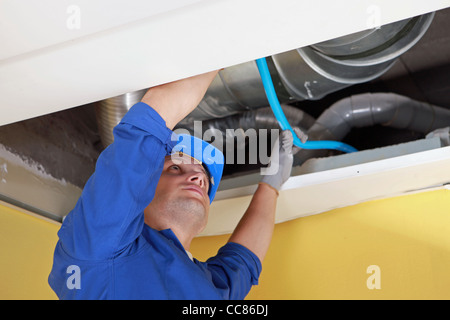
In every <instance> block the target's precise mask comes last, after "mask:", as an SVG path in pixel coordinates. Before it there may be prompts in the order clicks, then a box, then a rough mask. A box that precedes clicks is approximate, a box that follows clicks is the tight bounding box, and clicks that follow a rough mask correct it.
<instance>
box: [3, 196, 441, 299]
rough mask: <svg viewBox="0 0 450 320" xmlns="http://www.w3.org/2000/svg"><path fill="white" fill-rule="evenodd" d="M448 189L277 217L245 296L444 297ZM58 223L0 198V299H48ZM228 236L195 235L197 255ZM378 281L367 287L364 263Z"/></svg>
mask: <svg viewBox="0 0 450 320" xmlns="http://www.w3.org/2000/svg"><path fill="white" fill-rule="evenodd" d="M449 208H450V191H448V190H438V191H430V192H424V193H420V194H415V195H408V196H402V197H397V198H391V199H385V200H377V201H371V202H366V203H362V204H359V205H355V206H351V207H347V208H342V209H336V210H332V211H330V212H327V213H323V214H319V215H314V216H310V217H305V218H300V219H297V220H294V221H290V222H285V223H281V224H278V225H277V226H276V227H275V232H274V238H273V241H272V244H271V247H270V249H269V252H268V254H267V257H266V260H265V261H264V263H263V272H262V274H261V278H260V285H259V286H256V287H254V288H253V289H252V291H251V292H250V294H249V296H248V299H450V276H449V272H448V271H449V270H450V210H449ZM58 228H59V226H58V225H57V224H54V223H52V222H48V221H45V220H42V219H40V218H36V217H33V216H30V215H27V214H24V213H21V212H19V211H16V210H14V209H11V208H8V207H5V206H0V255H1V257H0V286H1V288H0V299H55V298H56V296H55V295H54V293H53V292H52V291H51V290H50V288H49V287H48V285H47V276H48V273H49V271H50V268H51V263H52V254H53V248H54V245H55V243H56V241H57V237H56V232H57V230H58ZM227 238H228V236H227V235H223V236H214V237H201V238H197V239H195V240H194V242H193V244H192V247H191V251H192V253H193V254H194V256H195V257H196V258H198V259H199V260H204V259H206V258H208V257H209V256H210V255H213V254H215V253H216V252H217V249H218V247H219V246H220V245H222V244H223V243H224V242H225V241H226V240H227ZM370 265H377V266H379V268H380V278H379V279H380V284H381V289H372V290H370V289H368V288H367V279H368V278H369V277H370V276H371V274H368V273H367V267H368V266H370Z"/></svg>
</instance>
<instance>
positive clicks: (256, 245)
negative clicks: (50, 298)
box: [48, 71, 292, 299]
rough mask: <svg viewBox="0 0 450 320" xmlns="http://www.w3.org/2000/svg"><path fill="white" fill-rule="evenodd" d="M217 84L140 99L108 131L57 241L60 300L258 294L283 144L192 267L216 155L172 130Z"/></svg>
mask: <svg viewBox="0 0 450 320" xmlns="http://www.w3.org/2000/svg"><path fill="white" fill-rule="evenodd" d="M216 74H217V71H214V72H209V73H206V74H202V75H198V76H195V77H191V78H187V79H183V80H179V81H175V82H172V83H168V84H164V85H161V86H157V87H154V88H151V89H149V90H148V91H147V93H146V94H145V96H144V97H143V99H142V101H141V102H140V103H137V104H136V105H134V106H133V107H132V108H131V109H130V110H129V112H128V113H127V114H126V115H125V116H124V118H123V119H122V121H121V122H120V124H118V125H117V126H116V127H115V129H114V143H112V144H111V145H110V146H109V147H108V148H106V149H105V150H104V151H103V152H102V154H101V155H100V157H99V159H98V161H97V165H96V169H95V172H94V174H93V175H92V176H91V177H90V179H89V180H88V182H87V183H86V185H85V187H84V190H83V192H82V195H81V197H80V199H79V200H78V202H77V204H76V206H75V208H74V209H73V210H72V211H71V212H70V213H69V214H68V215H67V217H66V219H65V220H64V222H63V224H62V226H61V229H60V230H59V232H58V236H59V241H58V243H57V245H56V248H55V254H54V261H53V268H52V270H51V273H50V275H49V279H48V281H49V284H50V286H51V287H52V289H53V290H54V291H55V292H56V294H57V295H58V297H59V298H60V299H243V298H245V296H246V295H247V294H248V292H249V290H250V289H251V287H252V285H255V284H257V282H258V277H259V274H260V272H261V261H262V260H263V258H264V256H265V254H266V252H267V249H268V247H269V243H270V240H271V237H272V232H273V227H274V221H275V206H276V200H277V196H278V189H279V188H280V187H281V185H282V184H283V183H284V181H286V180H287V178H288V177H289V176H290V172H291V168H292V135H291V134H290V132H283V133H282V135H281V138H280V143H279V146H280V147H279V157H278V158H279V170H278V172H277V173H276V174H275V175H271V176H264V177H263V178H262V182H261V183H260V184H259V186H258V189H257V191H256V192H255V194H254V196H253V198H252V201H251V203H250V205H249V207H248V209H247V211H246V212H245V214H244V215H243V217H242V219H241V221H240V223H239V224H238V226H237V227H236V230H235V231H234V232H233V234H232V235H231V237H230V239H229V241H228V242H227V243H226V244H225V245H224V246H223V247H222V248H220V249H219V251H218V253H217V255H216V256H214V257H212V258H210V259H208V260H207V261H206V262H200V261H198V260H196V259H194V258H193V257H192V255H191V254H190V253H189V247H190V243H191V241H192V239H193V238H194V237H195V236H196V235H197V234H198V233H199V232H201V231H202V229H203V228H204V227H205V225H206V222H207V218H208V213H209V205H210V203H211V202H212V200H213V198H214V195H215V192H216V190H217V187H218V185H219V182H220V178H221V176H222V170H223V165H224V163H223V155H222V153H221V152H220V151H219V150H217V149H215V148H214V147H212V146H211V145H209V144H207V143H206V142H204V141H201V140H200V141H199V140H196V138H194V137H190V136H189V137H188V136H176V135H174V134H173V132H172V129H173V128H174V126H175V125H176V124H177V123H178V122H179V121H180V120H181V119H183V118H184V117H185V116H186V115H188V114H189V113H190V112H191V111H192V110H193V109H194V108H195V107H196V106H197V105H198V104H199V102H200V100H201V99H202V98H203V96H204V94H205V92H206V90H207V88H208V86H209V85H210V83H211V81H212V80H213V78H214V77H215V75H216ZM174 137H175V138H174ZM190 143H191V145H190V146H189V144H190ZM193 146H200V150H201V151H202V152H200V153H198V152H195V150H194V149H195V148H194V147H193ZM207 150H208V152H205V151H207ZM198 154H200V155H198Z"/></svg>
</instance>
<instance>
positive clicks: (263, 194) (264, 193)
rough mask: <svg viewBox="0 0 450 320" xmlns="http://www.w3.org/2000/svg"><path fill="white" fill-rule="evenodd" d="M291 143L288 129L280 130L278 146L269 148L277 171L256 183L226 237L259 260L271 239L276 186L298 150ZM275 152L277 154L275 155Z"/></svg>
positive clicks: (281, 180) (281, 181) (292, 139)
mask: <svg viewBox="0 0 450 320" xmlns="http://www.w3.org/2000/svg"><path fill="white" fill-rule="evenodd" d="M294 131H295V133H296V134H297V136H298V137H302V138H303V137H304V136H303V135H302V133H301V132H300V130H299V129H294ZM293 143H294V138H293V137H292V133H291V132H290V131H289V130H286V131H283V132H282V133H281V135H280V137H279V139H278V142H277V143H275V146H274V148H278V149H274V150H273V151H272V155H271V160H270V161H272V162H275V161H278V166H279V167H278V171H277V173H276V174H274V175H266V176H264V177H263V179H262V182H263V183H260V184H259V186H258V189H257V190H256V192H255V194H254V195H253V197H252V201H251V202H250V204H249V206H248V208H247V211H246V212H245V214H244V216H243V217H242V218H241V220H240V221H239V224H238V225H237V227H236V229H235V230H234V232H233V234H232V235H231V237H230V239H229V240H228V241H229V242H236V243H239V244H241V245H243V246H244V247H246V248H248V249H249V250H251V251H252V252H253V253H254V254H255V255H256V256H257V257H258V258H259V259H260V260H261V261H263V260H264V257H265V256H266V253H267V250H268V249H269V245H270V241H271V239H272V234H273V229H274V226H275V212H276V204H277V198H278V196H277V194H278V190H279V189H280V188H281V186H282V185H283V183H284V182H285V181H286V180H287V179H288V178H289V177H290V175H291V169H292V163H293V155H294V154H295V153H296V152H297V151H298V150H299V148H297V147H293ZM277 152H278V157H276V156H275V153H277ZM271 165H273V163H272V164H271ZM275 165H276V164H275Z"/></svg>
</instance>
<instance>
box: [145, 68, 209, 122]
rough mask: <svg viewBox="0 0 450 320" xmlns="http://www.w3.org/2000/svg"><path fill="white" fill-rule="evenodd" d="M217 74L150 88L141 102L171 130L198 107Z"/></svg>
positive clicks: (206, 74)
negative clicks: (156, 113)
mask: <svg viewBox="0 0 450 320" xmlns="http://www.w3.org/2000/svg"><path fill="white" fill-rule="evenodd" d="M217 73H218V70H216V71H212V72H208V73H203V74H200V75H197V76H193V77H190V78H186V79H182V80H178V81H174V82H170V83H166V84H163V85H160V86H156V87H152V88H150V89H148V91H147V93H146V94H145V95H144V97H143V98H142V100H141V101H142V102H144V103H146V104H148V105H149V106H151V107H152V108H153V109H154V110H155V111H156V112H158V113H159V115H160V116H161V117H162V118H163V119H164V120H165V121H166V126H167V127H168V128H169V129H173V128H174V127H175V126H176V125H177V123H178V122H180V121H181V120H183V118H184V117H186V116H187V115H188V114H189V113H190V112H191V111H192V110H194V109H195V108H196V107H197V106H198V104H199V103H200V101H201V100H202V99H203V97H204V95H205V93H206V90H207V89H208V87H209V85H210V84H211V82H212V81H213V79H214V77H215V76H216V75H217Z"/></svg>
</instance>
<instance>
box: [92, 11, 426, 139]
mask: <svg viewBox="0 0 450 320" xmlns="http://www.w3.org/2000/svg"><path fill="white" fill-rule="evenodd" d="M433 17H434V13H429V14H425V15H422V16H418V17H414V18H411V19H406V20H402V21H398V22H395V23H391V24H388V25H385V26H381V27H379V28H375V29H370V30H365V31H361V32H358V33H355V34H351V35H348V36H344V37H340V38H337V39H332V40H328V41H325V42H322V43H318V44H315V45H312V46H309V47H305V48H299V49H297V50H292V51H288V52H285V53H281V54H277V55H274V56H272V57H269V58H268V59H267V62H268V64H269V68H270V72H271V75H272V78H273V79H274V85H275V89H276V91H277V95H278V97H279V99H280V102H281V103H284V104H287V103H292V102H295V101H301V100H316V99H320V98H322V97H324V96H326V95H327V94H329V93H331V92H334V91H338V90H340V89H342V88H345V87H348V86H350V85H353V84H356V83H362V82H366V81H369V80H372V79H375V78H377V77H379V76H380V75H381V74H383V73H384V72H386V71H387V70H388V69H389V68H390V67H391V66H392V64H393V63H394V62H395V61H396V59H397V58H398V57H399V56H400V55H401V54H402V53H404V52H405V51H406V50H408V49H409V48H411V47H412V46H413V45H414V44H415V43H416V42H417V41H418V40H419V39H420V38H421V37H422V36H423V34H424V33H425V32H426V30H427V29H428V27H429V25H430V24H431V21H432V19H433ZM145 91H146V90H140V91H136V92H131V93H127V94H124V95H121V96H117V97H113V98H109V99H106V100H103V101H101V102H100V103H99V104H98V106H97V108H96V111H97V121H98V126H99V131H100V136H101V140H102V143H103V145H104V146H105V147H106V146H108V145H109V144H110V143H111V142H112V141H113V136H112V129H113V128H114V126H115V125H117V123H118V122H119V121H120V119H121V118H122V117H123V116H124V115H125V113H126V112H127V111H128V109H129V108H130V107H131V106H132V105H133V104H135V103H136V102H138V101H140V99H141V98H142V96H143V95H144V93H145ZM267 105H268V102H267V98H266V96H265V92H264V87H263V84H262V81H261V78H260V75H259V72H258V69H257V66H256V63H255V62H254V61H250V62H247V63H243V64H240V65H236V66H232V67H228V68H225V69H224V70H221V71H220V72H219V74H218V76H217V77H216V78H215V79H214V80H213V82H212V84H211V86H210V87H209V89H208V90H207V92H206V94H205V97H204V99H203V100H202V101H201V102H200V104H199V106H198V107H197V108H196V109H195V110H194V111H193V112H192V113H191V114H190V115H188V116H187V117H186V118H185V119H184V120H183V121H181V122H180V124H179V127H189V126H190V125H191V124H192V123H193V121H195V120H209V119H217V118H224V117H227V116H230V115H233V114H242V117H244V118H243V119H245V120H242V121H243V122H244V124H245V123H247V124H248V125H250V122H249V121H254V120H256V119H258V117H259V119H260V120H257V121H259V124H255V125H261V126H262V125H263V124H262V122H261V121H263V120H262V119H263V118H265V119H266V120H268V119H269V118H268V117H267V116H265V115H263V114H264V112H267V110H265V111H263V110H261V114H260V115H259V116H257V112H258V111H259V109H260V108H262V107H266V106H267ZM285 108H286V107H285ZM252 110H254V112H253V114H251V113H244V112H246V111H252ZM294 114H296V115H297V116H299V115H300V114H301V113H300V111H295V112H294ZM293 116H294V115H293V114H290V115H289V116H288V119H289V117H293ZM245 117H247V118H245ZM252 117H253V118H254V120H250V119H251V118H252ZM305 118H306V116H305ZM289 120H290V119H289ZM224 121H225V120H224ZM236 121H237V120H236ZM264 121H265V120H264ZM270 121H272V120H270ZM294 122H295V121H294ZM216 124H217V123H216ZM217 125H218V124H217ZM241 125H242V123H241ZM293 125H295V123H294V124H293ZM303 129H308V128H307V127H304V128H303Z"/></svg>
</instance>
